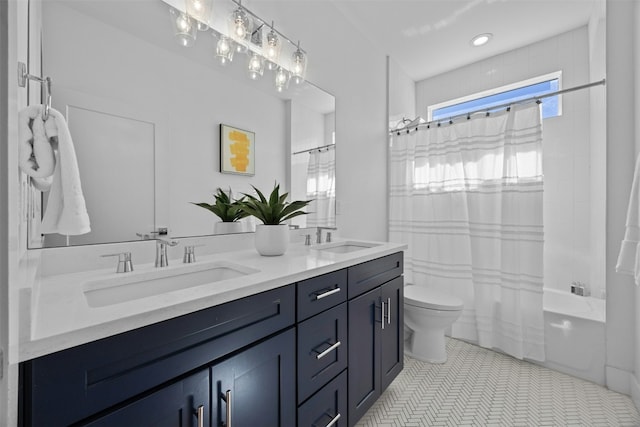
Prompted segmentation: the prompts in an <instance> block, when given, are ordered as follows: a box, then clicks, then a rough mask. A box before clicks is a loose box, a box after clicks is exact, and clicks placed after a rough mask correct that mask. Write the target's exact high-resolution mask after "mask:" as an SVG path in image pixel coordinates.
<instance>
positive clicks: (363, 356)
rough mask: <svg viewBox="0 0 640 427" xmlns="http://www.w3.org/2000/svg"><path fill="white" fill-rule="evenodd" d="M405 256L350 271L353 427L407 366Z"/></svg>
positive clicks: (395, 255)
mask: <svg viewBox="0 0 640 427" xmlns="http://www.w3.org/2000/svg"><path fill="white" fill-rule="evenodd" d="M402 255H403V254H402V252H399V253H396V254H392V255H389V256H386V257H383V258H379V259H377V260H373V261H368V262H366V263H362V264H359V265H356V266H354V267H350V268H349V269H348V287H349V302H348V309H349V320H348V322H349V323H348V324H349V335H348V340H349V368H348V371H347V372H348V379H349V381H348V413H349V426H353V425H355V424H356V422H357V421H358V420H359V419H360V418H361V417H362V416H363V415H364V414H365V412H366V411H367V410H368V409H369V408H370V407H371V405H373V403H374V402H375V401H376V400H377V399H378V398H379V397H380V394H381V393H382V392H383V391H384V390H385V389H386V387H387V386H388V385H389V384H390V383H391V381H393V379H394V378H395V377H396V376H397V375H398V373H400V371H401V370H402V368H403V357H404V347H403V345H404V342H403V334H404V311H403V302H404V301H403V278H402V276H401V275H402V270H403V258H402ZM352 288H353V290H352Z"/></svg>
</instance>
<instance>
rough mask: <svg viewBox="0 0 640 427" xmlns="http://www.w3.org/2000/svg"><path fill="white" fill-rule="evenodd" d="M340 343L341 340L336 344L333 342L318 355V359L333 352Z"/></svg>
mask: <svg viewBox="0 0 640 427" xmlns="http://www.w3.org/2000/svg"><path fill="white" fill-rule="evenodd" d="M340 344H342V343H341V342H340V341H338V342H336V343H335V344H333V345H332V346H331V347H329V348H328V349H326V350H325V351H323V352H322V353H320V354H317V355H316V360H320V359H322V358H323V357H325V356H326V355H327V354H329V353H331V352H332V351H333V350H335V349H336V348H338V347H340Z"/></svg>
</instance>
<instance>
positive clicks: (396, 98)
mask: <svg viewBox="0 0 640 427" xmlns="http://www.w3.org/2000/svg"><path fill="white" fill-rule="evenodd" d="M387 67H388V78H389V101H388V103H389V127H394V126H395V125H397V124H398V122H399V121H400V120H402V119H403V118H406V119H408V120H413V119H414V118H415V117H416V116H417V115H419V114H416V82H414V81H413V80H412V79H411V77H409V76H408V75H407V74H406V73H405V71H404V70H403V69H402V67H401V66H400V65H399V64H398V63H397V62H396V61H395V60H394V59H393V58H391V57H389V58H388V64H387Z"/></svg>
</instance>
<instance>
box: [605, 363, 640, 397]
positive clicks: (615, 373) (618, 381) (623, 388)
mask: <svg viewBox="0 0 640 427" xmlns="http://www.w3.org/2000/svg"><path fill="white" fill-rule="evenodd" d="M605 375H606V383H607V388H608V389H609V390H613V391H617V392H618V393H623V394H626V395H630V394H631V383H632V379H635V378H634V376H633V374H632V373H631V372H629V371H625V370H624V369H620V368H614V367H613V366H605ZM639 391H640V390H639ZM639 396H640V394H639ZM636 406H637V405H636Z"/></svg>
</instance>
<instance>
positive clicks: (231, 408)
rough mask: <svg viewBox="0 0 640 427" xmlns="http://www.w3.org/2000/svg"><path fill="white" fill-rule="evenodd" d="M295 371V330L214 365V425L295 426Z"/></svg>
mask: <svg viewBox="0 0 640 427" xmlns="http://www.w3.org/2000/svg"><path fill="white" fill-rule="evenodd" d="M294 367H295V332H294V330H293V329H289V330H287V331H286V332H282V333H280V334H279V335H276V336H275V337H272V338H270V339H268V340H266V341H264V342H262V343H260V344H256V345H254V346H252V347H249V348H248V349H247V350H244V351H242V352H240V353H238V354H236V355H234V356H232V357H230V358H229V359H227V360H225V361H223V362H219V363H216V364H215V365H213V366H212V367H211V396H212V404H211V409H212V419H213V422H212V424H211V425H212V426H213V427H218V426H233V427H256V426H265V427H266V426H274V427H276V426H282V427H289V426H294V425H295V424H296V404H295V369H294ZM229 416H230V417H231V421H229Z"/></svg>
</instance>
